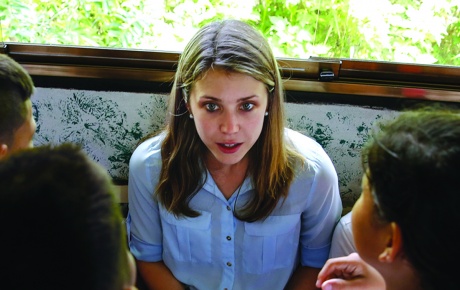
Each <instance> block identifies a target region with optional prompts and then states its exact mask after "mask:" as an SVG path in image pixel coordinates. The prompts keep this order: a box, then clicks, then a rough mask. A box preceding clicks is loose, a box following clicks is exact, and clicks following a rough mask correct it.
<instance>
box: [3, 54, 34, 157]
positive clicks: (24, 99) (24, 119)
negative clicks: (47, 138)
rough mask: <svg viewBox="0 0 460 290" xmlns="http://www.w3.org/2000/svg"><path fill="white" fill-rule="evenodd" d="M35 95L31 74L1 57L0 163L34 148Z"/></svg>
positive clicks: (9, 58)
mask: <svg viewBox="0 0 460 290" xmlns="http://www.w3.org/2000/svg"><path fill="white" fill-rule="evenodd" d="M33 92H34V83H33V81H32V78H31V77H30V75H29V73H28V72H27V71H26V70H25V69H24V68H23V67H22V66H21V65H20V64H19V63H17V62H16V61H15V60H14V59H12V58H11V57H9V56H7V55H5V54H0V159H2V158H3V157H5V156H6V155H7V154H9V153H12V152H15V151H17V150H20V149H23V148H28V147H32V146H33V142H32V138H33V136H34V134H35V128H36V125H35V120H34V117H33V115H32V102H31V100H30V97H31V96H32V94H33Z"/></svg>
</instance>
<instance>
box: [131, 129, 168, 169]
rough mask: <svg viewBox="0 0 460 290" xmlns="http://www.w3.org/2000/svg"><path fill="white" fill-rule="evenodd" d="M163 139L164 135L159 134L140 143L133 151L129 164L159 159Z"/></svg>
mask: <svg viewBox="0 0 460 290" xmlns="http://www.w3.org/2000/svg"><path fill="white" fill-rule="evenodd" d="M164 138H165V134H164V133H160V134H158V135H155V136H153V137H150V138H148V139H145V140H144V141H142V143H140V144H139V145H138V146H137V147H136V149H134V152H133V154H132V156H131V162H133V161H142V162H144V161H146V160H155V159H161V144H162V143H163V140H164Z"/></svg>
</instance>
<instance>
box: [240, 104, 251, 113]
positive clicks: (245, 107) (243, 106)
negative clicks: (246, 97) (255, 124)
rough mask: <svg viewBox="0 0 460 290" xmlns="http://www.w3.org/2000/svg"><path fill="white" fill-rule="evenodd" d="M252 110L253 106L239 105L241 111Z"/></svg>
mask: <svg viewBox="0 0 460 290" xmlns="http://www.w3.org/2000/svg"><path fill="white" fill-rule="evenodd" d="M252 108H254V104H251V103H244V104H243V105H241V109H242V110H243V111H251V110H252Z"/></svg>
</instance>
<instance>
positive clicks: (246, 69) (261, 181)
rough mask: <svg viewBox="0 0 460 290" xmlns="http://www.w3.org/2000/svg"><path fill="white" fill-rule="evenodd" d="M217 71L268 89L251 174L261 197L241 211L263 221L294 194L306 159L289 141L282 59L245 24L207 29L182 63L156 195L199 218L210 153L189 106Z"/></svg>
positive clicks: (226, 23) (256, 196)
mask: <svg viewBox="0 0 460 290" xmlns="http://www.w3.org/2000/svg"><path fill="white" fill-rule="evenodd" d="M211 68H219V69H223V70H225V71H228V72H229V73H231V72H236V73H242V74H245V75H249V76H252V77H253V78H255V79H256V80H258V81H261V82H262V83H264V84H265V85H266V87H267V92H268V106H267V110H268V112H269V114H268V116H267V117H266V118H265V120H264V125H263V129H262V132H261V134H260V136H259V139H258V140H257V142H256V143H255V144H254V146H253V147H252V148H251V150H250V151H249V153H248V154H249V164H250V165H249V166H250V167H249V168H248V176H250V177H251V178H252V182H253V184H254V187H255V194H254V195H253V197H252V199H251V200H250V201H249V202H248V203H247V204H245V206H244V207H242V208H240V209H238V211H237V212H236V213H235V214H236V216H237V217H238V218H240V219H241V220H245V221H256V220H260V219H263V218H265V217H267V216H268V215H269V214H270V213H271V212H272V211H273V209H274V208H275V206H276V205H277V203H278V201H279V200H280V199H281V198H282V197H286V196H287V195H288V191H289V186H290V183H291V181H292V180H293V178H294V174H295V167H296V166H297V165H298V164H300V163H302V162H303V159H302V157H301V156H300V155H299V154H298V153H297V152H296V151H295V150H294V149H292V148H291V147H289V146H287V144H286V142H285V140H284V91H283V88H282V83H281V82H282V79H281V75H280V72H279V68H278V63H277V60H276V58H275V57H274V55H273V52H272V50H271V48H270V46H269V44H268V42H267V41H266V39H265V38H264V37H263V36H262V34H260V33H259V32H258V31H257V30H256V29H254V28H253V27H252V26H250V25H249V24H247V23H245V22H242V21H239V20H224V21H216V22H212V23H210V24H208V25H206V26H204V27H203V28H201V29H200V30H199V31H198V32H197V33H196V34H195V36H193V38H192V39H191V40H190V42H189V43H188V44H187V46H186V47H185V49H184V52H183V53H182V55H181V57H180V59H179V63H178V68H177V71H176V76H175V80H174V85H173V89H172V91H171V95H170V99H171V102H170V107H169V118H168V123H167V127H166V128H165V133H166V137H165V139H164V142H163V144H162V150H161V153H162V162H163V163H162V168H161V173H160V180H159V183H158V185H157V188H156V196H157V197H158V200H159V201H160V202H161V203H162V204H163V205H164V206H165V207H166V208H167V209H168V210H169V211H170V212H172V213H174V214H176V215H185V216H190V217H194V216H198V215H199V213H198V212H197V211H195V210H193V209H191V208H190V207H189V205H188V202H189V201H190V199H191V198H192V197H193V196H194V194H196V192H197V191H198V190H199V189H200V188H201V187H202V185H203V184H204V182H205V177H206V175H205V174H204V172H206V170H205V166H204V164H203V161H202V160H203V157H204V154H205V152H206V150H207V149H206V146H205V145H204V144H203V143H202V141H201V139H200V137H199V136H198V133H197V131H196V128H195V125H194V123H193V122H192V121H190V119H189V116H188V110H187V107H186V103H187V101H188V97H189V93H190V91H191V88H192V87H193V85H194V84H195V83H196V82H197V81H198V80H199V79H200V78H202V77H203V75H204V74H205V73H206V72H207V71H208V70H209V69H211ZM267 157H269V158H267Z"/></svg>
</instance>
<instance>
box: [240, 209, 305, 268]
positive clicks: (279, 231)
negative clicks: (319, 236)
mask: <svg viewBox="0 0 460 290" xmlns="http://www.w3.org/2000/svg"><path fill="white" fill-rule="evenodd" d="M244 231H245V234H244V246H243V250H244V254H243V257H244V258H243V265H244V269H245V271H247V272H249V273H254V274H263V273H266V272H269V271H271V270H273V269H280V268H285V267H292V266H293V263H295V261H296V257H297V252H298V246H299V235H300V214H295V215H286V216H270V217H268V218H267V219H265V220H264V221H263V222H253V223H245V224H244Z"/></svg>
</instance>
